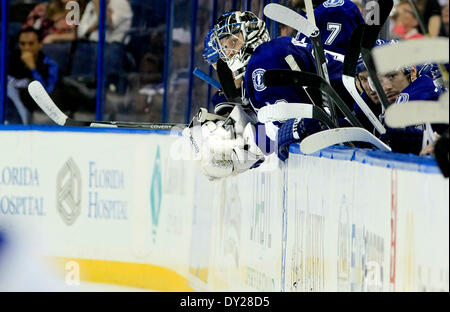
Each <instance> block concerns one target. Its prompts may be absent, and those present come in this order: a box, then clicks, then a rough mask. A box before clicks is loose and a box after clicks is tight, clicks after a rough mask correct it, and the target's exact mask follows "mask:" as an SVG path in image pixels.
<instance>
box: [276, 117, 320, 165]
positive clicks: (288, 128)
mask: <svg viewBox="0 0 450 312" xmlns="http://www.w3.org/2000/svg"><path fill="white" fill-rule="evenodd" d="M321 130H323V129H322V127H321V125H320V123H319V121H317V120H315V119H310V118H302V119H298V118H292V119H289V120H287V121H286V122H285V123H283V125H282V126H281V128H280V129H279V130H278V137H277V143H278V154H277V155H278V158H279V159H280V160H282V161H285V160H286V159H287V158H288V157H289V145H290V144H291V143H293V142H300V141H301V140H303V139H304V138H306V137H307V136H309V135H311V134H314V133H316V132H319V131H321Z"/></svg>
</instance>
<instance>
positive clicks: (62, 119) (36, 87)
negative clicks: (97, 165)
mask: <svg viewBox="0 0 450 312" xmlns="http://www.w3.org/2000/svg"><path fill="white" fill-rule="evenodd" d="M28 93H29V94H30V96H31V97H32V98H33V100H34V101H35V102H36V104H37V105H38V106H39V107H40V108H41V109H42V110H43V111H44V113H45V114H47V116H48V117H50V119H51V120H53V121H54V122H55V123H56V124H58V125H60V126H74V127H103V128H137V129H152V130H175V129H176V130H182V129H183V128H184V127H186V126H187V125H186V124H170V123H164V124H162V123H161V124H159V123H139V122H122V121H79V120H74V119H71V118H69V117H68V116H67V115H66V114H64V113H63V112H62V111H61V110H60V109H59V108H58V106H56V104H55V102H53V100H52V99H51V97H50V95H49V94H48V93H47V91H46V90H45V88H44V87H43V86H42V84H41V83H40V82H39V81H37V80H34V81H32V82H31V83H30V84H29V85H28Z"/></svg>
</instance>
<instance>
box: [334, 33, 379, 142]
mask: <svg viewBox="0 0 450 312" xmlns="http://www.w3.org/2000/svg"><path fill="white" fill-rule="evenodd" d="M364 27H365V25H364V24H360V25H358V26H357V27H356V28H355V30H354V31H353V33H352V35H351V37H350V43H349V47H348V49H347V52H346V54H345V59H344V66H343V70H342V83H343V84H344V86H345V88H346V89H347V91H348V92H349V93H350V95H351V96H352V97H353V99H354V100H355V102H356V104H357V105H358V106H359V108H361V110H362V112H363V113H364V114H365V115H366V116H367V118H368V119H369V121H370V122H371V123H372V125H373V126H374V127H375V129H376V130H377V131H378V132H379V133H380V134H384V133H386V129H385V128H384V126H383V125H382V124H381V122H380V121H379V120H378V118H377V117H376V116H375V115H374V113H373V112H372V110H371V109H370V108H369V106H368V105H367V103H366V102H365V101H364V99H363V98H362V97H361V95H360V94H359V92H358V90H357V89H356V85H355V76H356V64H357V62H358V58H359V54H360V51H361V37H362V35H363V32H364Z"/></svg>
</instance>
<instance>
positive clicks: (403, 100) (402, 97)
mask: <svg viewBox="0 0 450 312" xmlns="http://www.w3.org/2000/svg"><path fill="white" fill-rule="evenodd" d="M408 101H409V94H408V93H400V94H399V95H398V97H397V99H396V100H395V103H406V102H408Z"/></svg>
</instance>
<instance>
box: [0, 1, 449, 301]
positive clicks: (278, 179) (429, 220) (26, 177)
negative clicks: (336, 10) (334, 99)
mask: <svg viewBox="0 0 450 312" xmlns="http://www.w3.org/2000/svg"><path fill="white" fill-rule="evenodd" d="M100 3H101V4H103V7H104V4H105V1H101V2H100ZM266 3H268V1H216V0H214V1H196V0H190V1H189V0H188V1H186V0H183V1H181V0H180V1H170V0H167V1H158V0H151V1H144V0H142V1H137V0H130V4H131V7H132V8H133V21H132V27H131V29H130V31H129V34H128V36H127V37H126V38H127V39H126V42H123V43H120V44H107V43H105V42H103V41H102V40H100V42H98V43H92V42H86V41H79V42H72V43H63V44H50V45H48V46H46V47H45V48H44V49H45V52H46V53H48V55H52V56H53V57H54V58H55V60H57V62H58V64H59V65H60V70H61V76H60V77H61V79H60V81H59V83H58V85H57V87H56V88H55V91H54V92H53V93H52V98H53V99H54V100H55V102H56V103H57V105H58V106H60V107H61V108H62V109H63V110H64V111H65V112H66V113H67V114H68V115H70V116H71V117H73V118H75V119H80V120H83V119H84V120H92V119H97V120H123V121H149V122H187V121H189V119H190V118H191V116H192V115H193V114H194V113H195V112H196V111H197V110H198V108H199V107H207V108H210V98H211V96H212V94H213V92H215V90H214V89H213V88H211V87H210V86H208V85H207V84H205V83H204V82H202V81H201V80H199V79H198V78H196V77H195V76H193V75H192V70H193V69H194V68H195V67H199V68H201V69H202V70H204V71H205V72H208V73H209V74H212V75H215V73H213V72H212V71H211V70H210V69H209V68H208V66H207V63H206V62H204V61H203V58H202V51H203V38H204V35H205V34H206V33H207V31H208V29H209V28H210V26H211V25H212V23H213V21H214V20H215V18H216V17H217V16H218V15H219V14H221V13H222V12H224V11H227V10H230V9H232V8H241V9H250V10H252V11H253V12H255V13H257V14H258V15H259V16H260V17H263V16H262V8H263V6H264V4H266ZM281 3H283V2H282V1H281ZM1 4H2V6H1V10H2V11H1V68H0V69H1V70H0V74H1V79H0V81H1V86H2V87H1V88H0V95H1V102H0V103H1V105H0V124H3V125H0V291H13V290H64V291H79V290H152V291H230V290H231V291H276V292H280V291H447V292H448V290H449V241H448V240H449V222H448V220H449V216H448V211H449V210H448V204H449V202H448V201H449V195H448V194H449V193H448V189H449V187H448V179H445V178H444V177H443V176H442V174H441V173H440V170H439V167H438V166H437V165H436V162H435V160H434V159H433V158H432V157H418V156H414V155H400V154H395V153H384V152H377V151H372V150H365V149H351V148H345V147H334V148H328V149H325V150H322V151H320V152H318V153H315V154H313V155H309V156H307V155H304V154H302V153H301V152H300V150H299V145H298V144H292V145H291V148H290V157H289V160H288V161H287V162H285V163H283V162H281V161H279V160H278V158H277V157H276V156H275V155H272V156H271V157H269V159H268V160H267V161H266V162H265V163H264V164H263V165H262V166H261V167H259V168H257V169H255V170H250V171H248V172H246V173H244V174H241V175H238V176H236V177H230V178H227V179H224V180H220V181H216V182H211V181H209V180H207V179H206V178H205V177H204V176H202V175H201V174H200V173H199V171H198V168H197V167H196V166H195V164H194V162H192V161H191V160H190V159H189V157H188V155H189V148H190V147H189V145H186V142H185V141H184V140H182V138H181V137H180V133H178V132H169V131H155V130H132V129H103V128H78V127H57V126H54V124H53V123H52V122H51V121H50V120H49V119H48V118H47V117H46V116H45V115H44V114H43V113H42V112H40V111H39V109H36V110H35V111H34V112H33V115H32V125H27V126H23V125H16V124H11V123H8V122H6V116H7V111H8V107H7V105H6V101H5V99H6V87H5V86H6V71H7V65H8V57H7V55H8V52H9V51H12V49H13V48H14V46H15V44H16V42H14V39H15V37H16V34H17V32H18V30H19V29H20V27H21V25H22V23H23V20H24V18H26V16H27V12H29V11H30V10H31V8H33V7H34V5H36V2H30V1H7V0H2V1H1ZM285 4H286V3H285ZM100 24H104V23H100ZM267 24H268V27H269V29H270V32H271V34H272V36H273V37H275V36H277V35H278V34H279V33H280V27H279V25H277V24H276V23H273V22H270V21H267ZM101 32H102V31H100V33H101ZM98 51H100V53H98ZM5 259H6V261H5Z"/></svg>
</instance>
